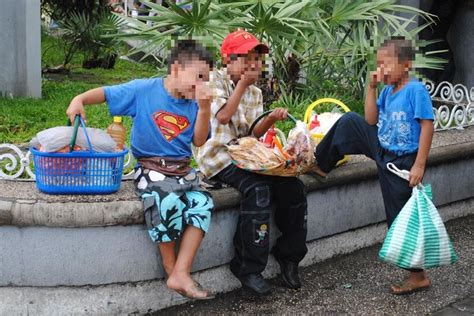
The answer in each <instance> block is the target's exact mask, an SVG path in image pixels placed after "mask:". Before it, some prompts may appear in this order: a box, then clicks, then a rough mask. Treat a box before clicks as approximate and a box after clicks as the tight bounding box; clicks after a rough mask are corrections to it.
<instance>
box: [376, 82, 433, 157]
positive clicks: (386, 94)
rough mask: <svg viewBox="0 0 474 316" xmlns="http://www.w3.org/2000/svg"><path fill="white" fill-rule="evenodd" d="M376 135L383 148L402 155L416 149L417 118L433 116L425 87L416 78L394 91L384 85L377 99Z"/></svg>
mask: <svg viewBox="0 0 474 316" xmlns="http://www.w3.org/2000/svg"><path fill="white" fill-rule="evenodd" d="M377 107H378V109H379V122H378V137H379V141H380V144H381V146H382V147H383V148H385V149H387V150H389V151H391V152H394V153H396V154H397V155H399V156H401V155H405V154H409V153H414V152H416V151H417V150H418V143H419V140H420V132H421V125H420V120H434V113H433V105H432V103H431V98H430V95H429V93H428V90H426V87H425V86H424V85H423V84H422V83H421V82H419V81H418V80H416V79H413V80H411V81H409V82H408V83H407V84H406V85H405V86H404V87H403V88H401V89H400V90H399V91H397V92H395V93H393V87H392V86H385V87H384V88H383V90H382V92H381V93H380V96H379V98H378V100H377Z"/></svg>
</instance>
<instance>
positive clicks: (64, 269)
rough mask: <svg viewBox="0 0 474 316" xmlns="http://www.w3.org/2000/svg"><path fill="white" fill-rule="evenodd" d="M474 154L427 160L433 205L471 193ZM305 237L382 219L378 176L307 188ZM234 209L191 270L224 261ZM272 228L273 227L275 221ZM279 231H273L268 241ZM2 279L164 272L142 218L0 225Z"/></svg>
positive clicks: (88, 278)
mask: <svg viewBox="0 0 474 316" xmlns="http://www.w3.org/2000/svg"><path fill="white" fill-rule="evenodd" d="M466 170H474V159H468V160H458V161H456V162H450V163H443V164H440V165H436V166H433V167H430V168H429V169H428V173H427V175H426V183H433V193H434V198H435V203H436V205H438V206H441V205H446V204H448V203H451V202H455V201H462V200H466V199H469V198H472V196H473V191H472V188H473V187H474V177H468V176H466ZM308 202H309V210H308V227H309V232H308V241H312V240H316V239H320V238H322V237H325V236H332V235H334V234H338V233H342V232H345V231H350V230H352V229H355V228H359V227H364V226H367V225H370V224H374V223H377V222H381V221H383V220H384V212H383V205H382V198H381V193H380V189H379V186H378V182H377V180H376V179H375V178H372V179H367V180H364V181H355V182H353V183H346V184H341V185H337V186H333V187H329V188H327V189H321V190H316V191H312V192H310V193H309V195H308ZM237 215H238V212H237V210H235V209H226V210H221V211H217V212H215V213H214V215H213V218H212V224H211V229H210V232H209V233H208V235H207V236H206V238H205V239H204V242H203V245H202V246H201V247H200V249H199V252H198V255H197V257H196V260H195V264H194V267H193V269H194V271H197V270H202V269H207V268H210V267H216V266H220V265H222V264H225V263H228V262H229V261H230V259H231V258H232V255H233V247H232V237H233V234H234V231H235V227H236V222H237ZM271 227H275V226H274V225H272V226H271ZM276 234H277V231H276V229H274V230H273V231H272V235H271V237H272V241H274V240H275V237H276ZM0 241H1V242H0V254H1V256H0V286H8V285H10V286H14V285H18V286H55V285H87V284H93V285H94V284H108V283H117V282H133V281H141V280H152V279H156V278H162V277H163V270H162V268H161V265H160V264H159V258H158V255H157V254H156V252H155V251H154V245H153V243H152V242H151V241H150V239H149V238H148V236H147V232H146V230H145V227H144V226H143V225H131V226H112V227H90V228H51V227H24V228H19V227H15V226H1V227H0Z"/></svg>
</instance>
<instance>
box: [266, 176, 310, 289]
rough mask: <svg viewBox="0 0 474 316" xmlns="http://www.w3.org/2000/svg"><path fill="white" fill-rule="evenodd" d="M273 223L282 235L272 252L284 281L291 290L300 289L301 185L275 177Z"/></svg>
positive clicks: (303, 225) (303, 252)
mask: <svg viewBox="0 0 474 316" xmlns="http://www.w3.org/2000/svg"><path fill="white" fill-rule="evenodd" d="M273 194H274V202H275V207H276V209H275V222H276V224H277V226H278V229H279V230H280V232H281V236H280V237H279V238H278V239H277V242H276V245H275V247H274V248H273V250H272V252H273V255H274V256H275V258H276V259H277V261H278V262H279V264H280V268H281V273H282V278H283V281H284V282H285V283H286V285H287V286H288V287H290V288H299V287H301V282H300V279H299V275H298V263H299V262H300V261H301V260H303V258H304V256H305V255H306V253H307V252H308V248H307V247H306V235H307V224H306V220H307V213H308V204H307V200H306V191H305V187H304V184H303V183H302V182H301V181H300V180H299V179H298V178H293V177H288V178H284V177H274V180H273Z"/></svg>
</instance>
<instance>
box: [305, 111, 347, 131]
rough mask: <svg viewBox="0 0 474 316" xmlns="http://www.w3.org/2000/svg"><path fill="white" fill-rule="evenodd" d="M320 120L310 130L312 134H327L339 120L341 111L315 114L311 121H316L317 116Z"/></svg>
mask: <svg viewBox="0 0 474 316" xmlns="http://www.w3.org/2000/svg"><path fill="white" fill-rule="evenodd" d="M316 115H317V120H318V122H319V124H318V126H316V127H314V128H312V129H311V130H310V133H311V134H327V132H329V130H330V129H331V127H332V126H333V125H334V124H335V123H336V122H337V120H339V119H340V118H341V116H342V114H341V113H333V112H324V113H321V114H313V115H312V116H311V122H314V120H315V116H316Z"/></svg>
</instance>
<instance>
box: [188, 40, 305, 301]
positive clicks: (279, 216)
mask: <svg viewBox="0 0 474 316" xmlns="http://www.w3.org/2000/svg"><path fill="white" fill-rule="evenodd" d="M268 52H269V49H268V46H266V45H264V44H262V43H260V42H259V41H258V40H257V39H256V38H255V36H253V35H252V34H250V33H248V32H245V31H236V32H233V33H231V34H229V35H228V36H227V37H226V38H225V39H224V41H223V43H222V47H221V54H222V59H223V65H224V68H223V69H222V70H221V71H219V72H217V73H216V74H215V78H212V79H211V82H213V83H214V84H215V93H216V96H215V98H214V100H213V102H212V104H211V129H212V133H211V137H210V139H209V140H208V141H207V142H206V144H204V145H203V146H201V147H199V148H195V149H194V157H195V158H196V161H197V162H198V164H199V168H200V170H201V171H202V172H203V173H204V174H205V175H206V176H207V177H208V178H212V179H216V180H219V181H221V182H224V183H227V184H229V185H231V186H232V187H234V188H236V189H237V190H239V191H240V192H241V193H242V200H241V204H240V214H239V221H238V224H237V225H238V226H237V230H236V233H235V236H234V246H235V257H234V258H233V259H232V261H231V263H230V269H231V271H232V273H233V274H234V275H235V276H236V277H237V278H238V279H239V280H240V281H241V283H242V285H243V286H245V287H247V288H250V289H252V290H253V291H254V292H256V293H257V294H261V295H262V294H267V293H269V292H270V291H271V289H270V286H269V285H268V284H267V282H266V281H265V280H264V279H263V277H262V275H261V272H262V271H263V270H264V269H265V267H266V265H267V260H268V254H269V252H270V243H269V237H270V212H271V210H272V209H274V210H275V222H276V225H277V227H278V229H279V230H280V231H281V236H280V237H279V238H278V239H277V241H276V244H275V246H274V247H273V249H272V253H273V255H274V256H275V258H276V259H277V261H278V263H279V264H280V268H281V275H282V279H283V281H284V283H285V285H286V286H287V287H289V288H299V287H301V282H300V280H299V276H298V263H299V262H300V261H301V260H302V259H303V257H304V256H305V254H306V252H307V248H306V243H305V242H306V232H307V229H306V214H307V201H306V193H305V188H304V185H303V184H302V183H301V181H300V180H299V179H298V178H296V177H295V178H293V177H275V176H265V175H260V174H255V173H251V172H248V171H245V170H242V169H239V168H237V167H235V166H234V165H233V164H232V161H231V158H230V156H229V154H228V152H227V148H226V144H228V143H229V141H231V140H233V139H235V138H239V137H243V136H248V132H249V127H250V125H251V124H252V122H253V121H254V120H255V119H256V118H257V117H258V116H259V115H260V114H261V113H263V96H262V92H261V90H260V89H259V88H257V87H256V86H255V85H254V83H255V82H256V81H257V80H258V78H259V76H260V74H261V72H262V64H263V62H264V56H265V54H267V53H268ZM287 114H288V112H287V111H286V110H285V109H282V108H278V109H275V110H274V111H273V112H272V113H271V114H270V115H268V116H267V117H266V118H265V119H263V120H262V121H261V122H260V123H259V124H258V125H257V126H256V127H255V129H254V130H253V136H255V137H261V136H262V135H263V134H265V132H266V131H267V130H268V129H269V128H270V126H272V125H273V124H274V123H275V122H276V121H279V120H284V119H285V118H286V116H287Z"/></svg>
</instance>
